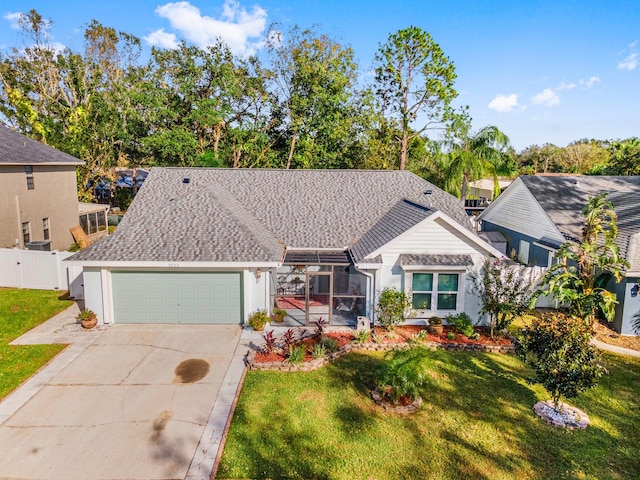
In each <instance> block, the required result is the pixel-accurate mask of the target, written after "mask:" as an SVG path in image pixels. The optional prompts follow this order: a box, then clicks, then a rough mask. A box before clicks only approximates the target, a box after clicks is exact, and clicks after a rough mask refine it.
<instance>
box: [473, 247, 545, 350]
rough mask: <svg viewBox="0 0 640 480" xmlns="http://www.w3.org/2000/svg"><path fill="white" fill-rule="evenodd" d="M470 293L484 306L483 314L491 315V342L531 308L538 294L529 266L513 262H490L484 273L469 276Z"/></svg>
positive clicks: (507, 260)
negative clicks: (529, 272) (530, 277)
mask: <svg viewBox="0 0 640 480" xmlns="http://www.w3.org/2000/svg"><path fill="white" fill-rule="evenodd" d="M469 280H470V282H471V284H470V290H471V292H472V293H474V294H476V295H477V296H478V298H480V301H481V302H482V307H481V309H480V313H481V314H485V313H488V314H489V328H490V330H491V338H495V334H496V332H498V333H502V332H503V331H504V330H505V329H506V328H507V327H508V326H509V325H510V324H511V322H513V320H514V319H515V318H516V317H517V316H518V315H521V314H523V313H524V312H526V311H527V310H529V309H530V308H531V304H532V303H533V301H534V300H535V298H536V295H537V290H536V288H535V286H534V285H533V284H532V283H531V281H530V279H529V275H528V273H527V269H526V266H524V265H520V264H518V263H515V262H513V261H511V260H509V259H506V258H503V259H500V260H498V259H487V260H485V261H484V263H483V264H482V267H480V270H472V271H471V272H469Z"/></svg>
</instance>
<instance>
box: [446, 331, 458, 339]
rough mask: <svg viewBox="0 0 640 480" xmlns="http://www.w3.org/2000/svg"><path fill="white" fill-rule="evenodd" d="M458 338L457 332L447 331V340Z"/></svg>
mask: <svg viewBox="0 0 640 480" xmlns="http://www.w3.org/2000/svg"><path fill="white" fill-rule="evenodd" d="M455 339H456V334H455V333H453V332H448V333H447V340H455Z"/></svg>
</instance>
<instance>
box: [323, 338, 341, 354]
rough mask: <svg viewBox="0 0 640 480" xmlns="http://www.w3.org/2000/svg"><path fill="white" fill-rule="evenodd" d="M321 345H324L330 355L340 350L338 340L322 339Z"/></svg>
mask: <svg viewBox="0 0 640 480" xmlns="http://www.w3.org/2000/svg"><path fill="white" fill-rule="evenodd" d="M320 345H322V346H323V347H324V348H325V349H326V351H327V352H329V353H333V352H335V351H336V350H338V340H336V339H335V338H331V337H322V340H321V341H320Z"/></svg>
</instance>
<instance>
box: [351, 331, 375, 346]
mask: <svg viewBox="0 0 640 480" xmlns="http://www.w3.org/2000/svg"><path fill="white" fill-rule="evenodd" d="M353 338H354V340H355V342H356V343H367V342H368V341H369V339H370V338H371V330H356V331H355V332H354V333H353Z"/></svg>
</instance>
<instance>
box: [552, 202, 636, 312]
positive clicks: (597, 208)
mask: <svg viewBox="0 0 640 480" xmlns="http://www.w3.org/2000/svg"><path fill="white" fill-rule="evenodd" d="M582 215H583V216H584V217H585V223H584V226H583V228H582V240H581V241H579V242H574V241H571V242H566V243H564V244H563V245H562V246H561V247H560V248H559V249H558V251H557V253H556V259H558V260H559V261H560V262H559V263H558V264H556V265H554V266H552V267H551V268H550V269H549V270H548V271H547V273H546V275H545V277H544V280H543V288H542V291H543V293H545V294H551V295H553V298H555V299H556V300H558V301H559V302H560V303H562V304H568V305H569V311H570V313H571V314H573V315H575V316H577V317H580V318H584V319H585V320H586V321H587V322H588V323H589V324H590V325H592V324H593V323H594V321H595V319H596V313H597V312H598V310H601V311H602V313H603V314H604V316H605V318H606V319H607V321H612V320H613V317H614V314H615V306H616V304H617V303H618V302H617V300H616V295H615V293H613V292H609V291H607V290H606V289H605V288H604V287H605V286H606V284H607V282H608V281H609V280H610V279H611V278H615V279H616V281H620V279H621V278H622V272H623V270H624V269H625V268H628V267H629V263H628V262H627V261H626V260H625V259H624V258H621V257H620V255H619V252H618V246H617V245H615V243H614V242H615V239H616V237H617V236H618V226H617V220H616V213H615V211H614V210H613V205H612V203H611V202H609V201H607V200H606V194H602V195H598V196H597V197H589V201H588V202H587V205H585V207H584V208H583V209H582Z"/></svg>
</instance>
